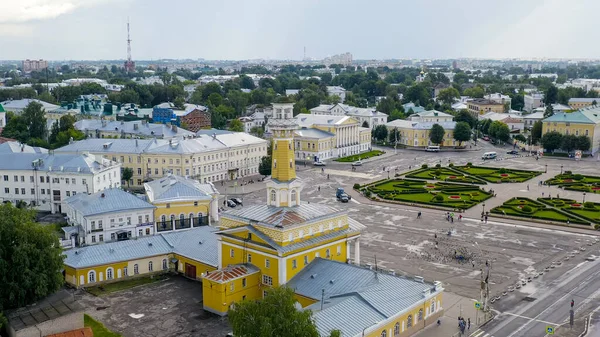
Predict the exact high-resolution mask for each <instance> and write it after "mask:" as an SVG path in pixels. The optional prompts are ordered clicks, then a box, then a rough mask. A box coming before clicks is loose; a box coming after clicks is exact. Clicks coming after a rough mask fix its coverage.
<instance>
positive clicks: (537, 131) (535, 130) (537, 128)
mask: <svg viewBox="0 0 600 337" xmlns="http://www.w3.org/2000/svg"><path fill="white" fill-rule="evenodd" d="M542 126H543V124H542V121H537V122H535V123H533V126H532V127H531V144H537V143H538V142H539V141H540V139H542Z"/></svg>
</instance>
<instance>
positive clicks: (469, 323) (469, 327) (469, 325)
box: [467, 318, 471, 330]
mask: <svg viewBox="0 0 600 337" xmlns="http://www.w3.org/2000/svg"><path fill="white" fill-rule="evenodd" d="M467 329H468V330H470V329H471V319H470V318H468V319H467Z"/></svg>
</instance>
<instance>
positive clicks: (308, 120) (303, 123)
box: [296, 114, 358, 128]
mask: <svg viewBox="0 0 600 337" xmlns="http://www.w3.org/2000/svg"><path fill="white" fill-rule="evenodd" d="M296 118H297V120H298V125H299V126H300V127H307V128H310V127H312V126H313V125H331V126H334V125H342V124H343V123H344V122H345V121H347V120H349V119H350V117H348V116H323V115H307V114H299V115H298V116H297V117H296ZM353 120H354V119H353ZM355 122H356V123H358V121H356V120H355Z"/></svg>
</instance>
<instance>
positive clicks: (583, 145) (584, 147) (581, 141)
mask: <svg viewBox="0 0 600 337" xmlns="http://www.w3.org/2000/svg"><path fill="white" fill-rule="evenodd" d="M590 147H592V142H591V141H590V137H588V136H579V137H577V144H576V145H575V149H577V150H581V151H584V152H585V151H589V150H590Z"/></svg>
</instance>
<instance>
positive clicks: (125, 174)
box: [121, 167, 133, 187]
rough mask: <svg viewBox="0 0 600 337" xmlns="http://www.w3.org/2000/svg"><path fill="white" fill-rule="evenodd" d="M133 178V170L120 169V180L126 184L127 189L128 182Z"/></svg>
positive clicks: (128, 168)
mask: <svg viewBox="0 0 600 337" xmlns="http://www.w3.org/2000/svg"><path fill="white" fill-rule="evenodd" d="M132 177H133V169H132V168H131V167H122V168H121V179H122V180H125V181H126V182H127V187H129V181H130V180H131V178H132Z"/></svg>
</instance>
